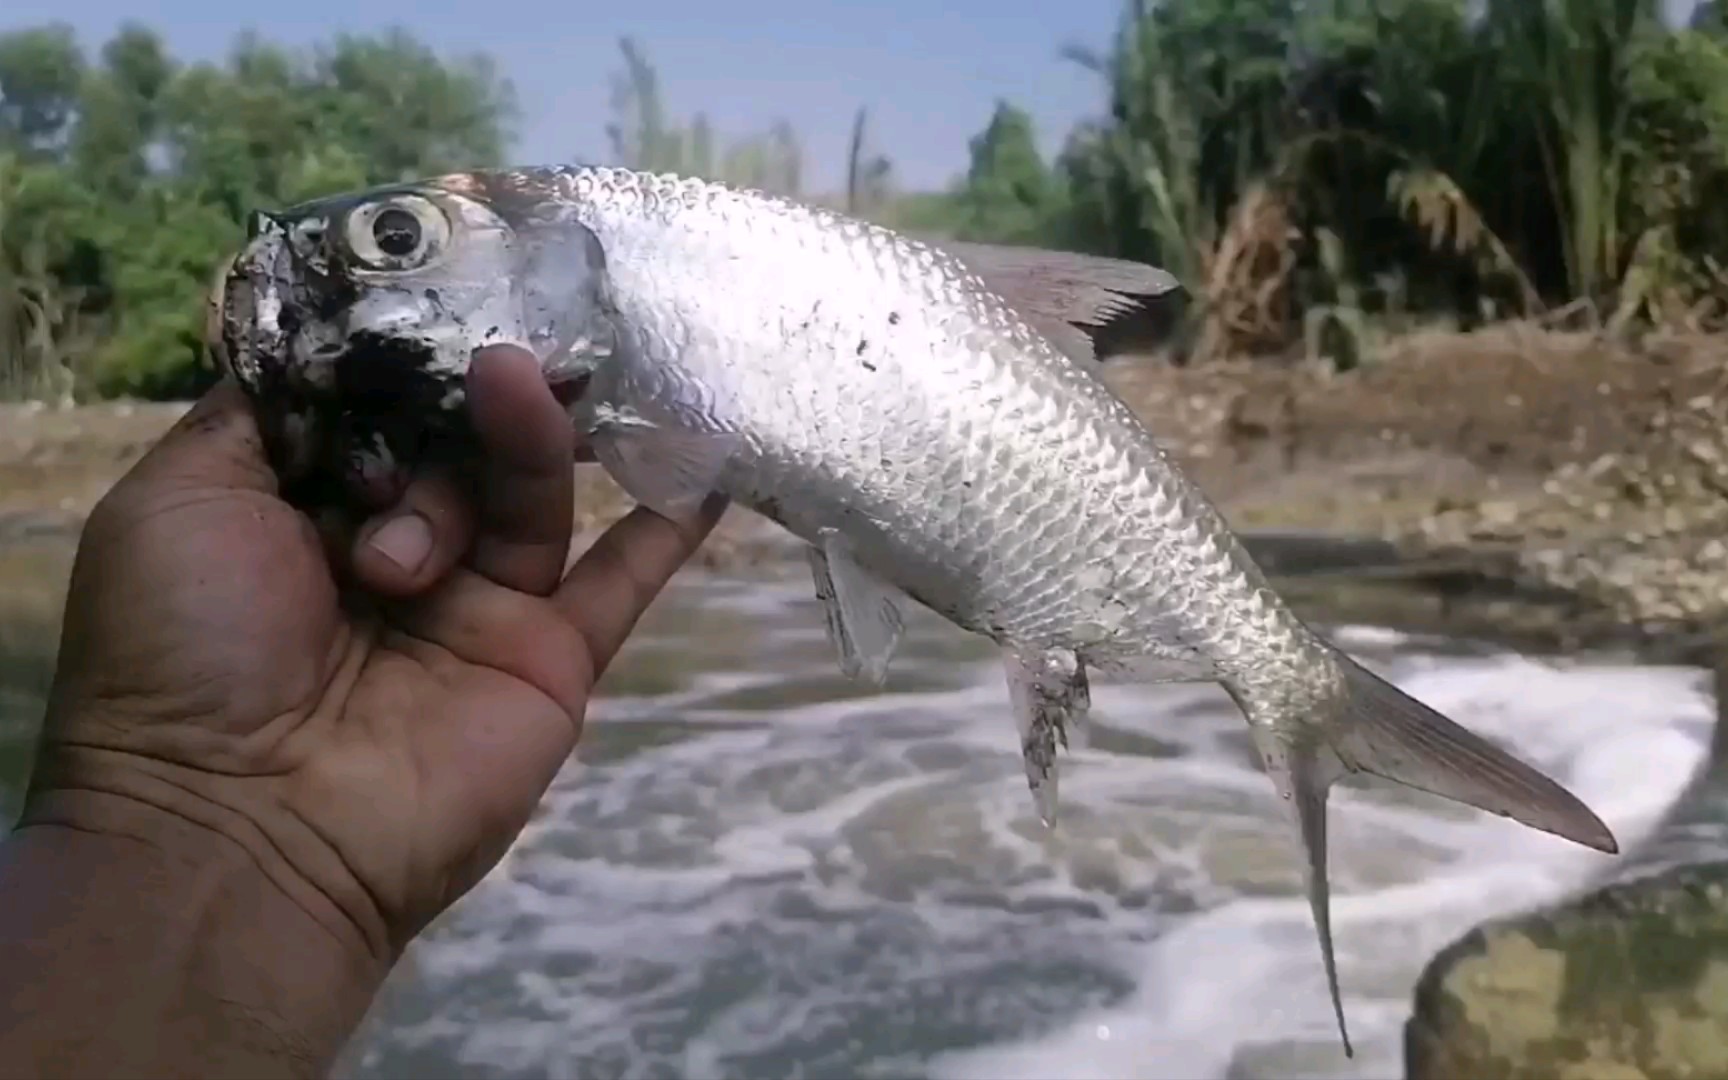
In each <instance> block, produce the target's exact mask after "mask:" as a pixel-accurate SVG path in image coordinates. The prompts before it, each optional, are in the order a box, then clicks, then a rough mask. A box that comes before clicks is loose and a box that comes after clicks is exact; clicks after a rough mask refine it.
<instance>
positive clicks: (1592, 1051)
mask: <svg viewBox="0 0 1728 1080" xmlns="http://www.w3.org/2000/svg"><path fill="white" fill-rule="evenodd" d="M1717 643H1718V648H1719V650H1720V649H1721V646H1722V645H1723V644H1725V643H1728V641H1725V639H1724V637H1723V636H1722V635H1721V633H1720V632H1719V633H1718V636H1717ZM1718 657H1719V659H1718V661H1717V668H1716V688H1717V703H1718V705H1717V721H1716V730H1715V737H1714V739H1713V744H1712V747H1711V753H1710V755H1709V758H1708V759H1707V760H1706V761H1705V763H1704V764H1703V765H1702V766H1701V767H1700V769H1699V772H1698V774H1697V775H1696V776H1695V777H1694V778H1693V780H1692V783H1691V784H1689V785H1688V786H1687V788H1686V790H1685V791H1684V792H1682V794H1681V796H1680V797H1679V799H1677V800H1676V801H1675V804H1674V806H1673V808H1672V809H1671V810H1670V811H1669V813H1668V814H1667V816H1666V817H1665V818H1664V820H1663V821H1662V823H1661V824H1660V825H1659V826H1658V827H1657V828H1656V829H1655V830H1654V832H1653V833H1652V834H1651V837H1650V839H1649V840H1648V841H1646V842H1645V843H1644V844H1643V845H1642V846H1641V847H1640V848H1638V849H1637V850H1636V851H1634V852H1631V853H1629V854H1628V855H1627V856H1626V858H1625V861H1624V863H1623V865H1621V866H1620V867H1619V868H1618V869H1617V872H1616V873H1615V874H1614V876H1613V877H1612V878H1611V879H1610V880H1608V881H1607V882H1605V883H1602V884H1598V885H1597V886H1595V887H1593V888H1592V889H1590V890H1589V891H1587V892H1586V893H1585V894H1584V895H1583V896H1582V897H1579V898H1576V899H1572V900H1569V901H1565V902H1562V903H1560V904H1557V905H1554V906H1552V907H1550V908H1547V909H1544V910H1538V911H1533V912H1528V913H1526V914H1523V915H1519V916H1514V917H1512V918H1508V919H1502V920H1498V921H1494V922H1490V923H1485V924H1483V925H1481V926H1479V927H1477V928H1476V929H1474V930H1472V931H1470V932H1469V933H1468V934H1466V935H1465V936H1464V937H1463V938H1461V939H1459V940H1458V941H1457V942H1454V943H1453V944H1452V945H1450V946H1448V947H1447V948H1446V949H1444V950H1442V951H1441V952H1440V953H1439V954H1438V955H1437V956H1435V957H1434V958H1433V959H1432V960H1431V961H1429V963H1428V966H1427V968H1426V969H1424V971H1423V973H1422V977H1421V978H1420V979H1419V980H1418V982H1417V985H1416V994H1415V1004H1414V1010H1413V1013H1412V1015H1411V1017H1410V1020H1409V1021H1408V1023H1407V1024H1406V1025H1405V1040H1404V1057H1405V1072H1406V1075H1407V1076H1408V1077H1409V1078H1410V1080H1441V1078H1445V1080H1455V1078H1458V1077H1472V1078H1475V1080H1494V1078H1499V1077H1554V1078H1556V1080H1609V1078H1618V1077H1626V1078H1628V1080H1632V1078H1654V1077H1676V1078H1680V1077H1700V1078H1703V1077H1712V1078H1714V1077H1723V1076H1728V723H1725V722H1724V721H1725V720H1728V714H1725V712H1724V710H1723V707H1722V705H1723V702H1725V701H1728V651H1719V652H1718Z"/></svg>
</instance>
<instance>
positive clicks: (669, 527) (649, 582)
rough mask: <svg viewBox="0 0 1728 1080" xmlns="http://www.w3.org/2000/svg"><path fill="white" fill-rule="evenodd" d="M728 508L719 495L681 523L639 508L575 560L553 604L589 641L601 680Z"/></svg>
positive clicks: (592, 657) (594, 664)
mask: <svg viewBox="0 0 1728 1080" xmlns="http://www.w3.org/2000/svg"><path fill="white" fill-rule="evenodd" d="M725 510H726V499H725V498H724V497H723V496H720V495H718V494H716V495H710V496H709V497H708V499H707V500H706V501H705V502H704V503H703V504H702V505H701V507H700V508H699V509H697V510H696V511H695V513H694V514H693V515H691V516H690V517H688V518H684V519H683V520H679V521H672V520H671V519H669V518H666V517H662V516H661V515H660V514H657V513H655V512H654V511H652V510H649V509H648V508H647V507H645V506H638V507H636V508H635V509H634V510H632V511H630V513H628V514H626V515H625V516H624V517H623V518H622V519H620V520H619V521H617V522H616V523H614V524H613V525H612V527H611V528H609V529H607V530H606V531H605V533H603V534H601V537H600V539H598V540H596V541H595V542H594V546H593V547H591V548H589V549H588V550H587V551H585V552H583V553H582V557H581V558H580V559H578V560H576V565H575V566H573V567H571V568H570V573H569V574H568V575H567V576H566V577H565V578H564V584H563V585H560V586H559V587H558V592H557V593H556V594H555V595H554V596H553V603H555V604H556V605H557V606H558V609H559V610H560V611H561V612H563V614H564V617H565V618H566V619H568V620H569V621H570V623H571V624H572V625H573V626H575V627H576V630H577V632H578V633H580V634H581V635H582V638H583V640H584V641H585V642H586V643H587V646H588V656H589V659H590V662H591V665H592V670H593V672H594V678H595V679H596V680H598V679H599V678H600V676H601V674H602V673H603V672H605V670H606V666H607V665H608V664H610V663H611V662H612V658H613V657H614V656H615V655H617V653H618V650H619V649H620V648H621V647H622V646H623V644H624V639H625V638H627V637H629V636H630V631H632V630H634V629H635V628H636V620H638V619H640V618H641V617H642V613H643V612H645V611H647V610H648V605H649V604H651V603H653V602H654V598H655V597H656V596H659V595H660V590H661V589H662V588H664V587H665V585H666V583H667V582H668V581H670V580H671V578H672V575H673V574H675V573H677V572H678V568H679V567H681V566H683V565H684V564H685V562H687V561H688V560H689V558H690V556H692V555H694V554H695V553H696V549H697V548H699V547H701V546H702V541H703V540H705V539H707V537H708V534H709V533H710V532H712V531H713V530H714V526H715V525H716V524H718V523H719V521H720V515H721V514H723V513H725Z"/></svg>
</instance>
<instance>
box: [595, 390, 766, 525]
mask: <svg viewBox="0 0 1728 1080" xmlns="http://www.w3.org/2000/svg"><path fill="white" fill-rule="evenodd" d="M591 441H592V443H593V447H594V457H595V459H596V460H597V461H599V462H600V464H601V466H602V467H603V468H605V470H606V472H607V474H608V475H610V476H611V477H612V479H613V480H615V481H617V483H618V486H619V487H621V488H623V489H624V491H625V493H626V494H627V495H629V496H630V497H631V498H632V499H635V500H636V501H637V502H639V503H641V504H642V505H643V506H646V507H648V509H650V510H652V511H654V512H655V513H657V514H660V515H662V516H665V517H678V516H682V515H683V514H685V513H688V512H689V511H691V510H694V509H695V508H696V507H698V506H700V505H701V504H702V502H703V500H705V499H706V498H707V497H708V496H709V494H711V493H712V492H713V491H714V490H715V488H716V486H717V485H718V484H719V482H720V475H721V473H722V472H724V471H725V468H726V464H727V462H728V461H729V460H731V457H732V454H733V451H734V450H735V449H736V448H737V445H738V440H737V437H736V436H733V435H729V434H724V433H720V432H707V431H689V430H685V429H683V428H678V427H673V426H670V425H666V424H658V423H655V422H654V421H652V420H649V419H647V418H645V417H642V416H640V415H638V414H636V413H634V412H629V411H626V410H621V409H605V410H602V411H600V413H599V415H597V416H596V418H595V422H594V428H593V432H592V436H591Z"/></svg>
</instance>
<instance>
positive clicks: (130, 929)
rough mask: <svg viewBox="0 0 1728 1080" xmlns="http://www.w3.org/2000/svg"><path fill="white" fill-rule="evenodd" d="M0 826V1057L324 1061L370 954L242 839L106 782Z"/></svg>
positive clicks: (98, 1065)
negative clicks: (293, 895) (265, 866)
mask: <svg viewBox="0 0 1728 1080" xmlns="http://www.w3.org/2000/svg"><path fill="white" fill-rule="evenodd" d="M32 818H33V819H34V821H33V823H31V824H27V825H25V826H24V827H21V828H20V829H19V830H18V831H17V832H16V833H14V834H13V835H12V836H11V837H10V838H8V839H6V840H5V841H4V842H3V843H0V912H3V913H4V917H3V918H0V1075H4V1076H32V1077H34V1076H64V1077H92V1076H174V1077H247V1078H249V1080H250V1078H259V1080H262V1078H265V1077H303V1076H318V1075H323V1074H324V1073H325V1072H326V1071H327V1070H328V1068H329V1065H330V1063H331V1061H332V1060H333V1059H334V1057H335V1055H336V1053H337V1052H338V1051H339V1050H340V1049H341V1046H342V1044H343V1042H344V1041H345V1040H346V1039H347V1037H348V1035H349V1034H350V1033H351V1032H352V1030H353V1028H354V1026H355V1025H356V1024H358V1023H359V1020H360V1018H361V1016H362V1015H363V1014H364V1012H365V1010H366V1008H367V1005H368V1004H369V1003H370V1001H371V997H372V994H373V993H374V992H375V991H376V989H377V986H378V984H379V981H380V980H381V978H382V976H383V971H381V970H379V968H380V966H381V965H379V964H378V963H376V962H375V961H373V960H371V959H369V958H368V957H367V956H366V954H365V951H364V950H363V949H357V948H355V947H353V945H352V944H351V943H348V942H344V941H342V940H341V939H340V938H339V936H338V935H336V934H334V933H332V931H331V929H330V928H329V927H328V926H325V925H323V924H321V923H320V922H319V921H318V920H315V919H313V918H312V917H311V916H310V915H309V914H308V913H307V912H306V911H305V910H304V908H303V907H301V906H300V905H298V904H296V903H294V902H293V901H292V900H290V899H289V897H288V896H287V895H286V894H285V893H284V892H283V891H282V890H281V889H280V888H278V887H277V886H276V885H275V884H273V883H272V882H271V880H270V878H269V876H268V875H267V874H265V873H263V872H261V871H260V869H259V867H258V866H257V863H256V861H255V860H254V859H253V857H252V856H250V855H249V854H247V853H246V852H245V851H244V850H242V848H241V847H240V846H239V845H238V844H235V843H233V842H232V841H230V840H227V839H226V838H224V837H222V836H221V835H220V834H218V833H216V832H213V831H212V830H210V829H207V828H205V827H202V826H199V825H194V824H191V823H188V822H185V821H181V820H179V819H176V818H173V817H172V816H171V815H168V814H165V813H163V812H161V811H159V810H156V809H153V808H150V807H147V806H143V805H141V804H136V803H131V802H129V801H127V800H122V799H117V798H114V797H112V796H95V797H90V798H84V797H81V798H80V799H79V800H78V804H77V809H76V811H73V812H67V811H65V810H64V809H59V810H57V811H55V810H51V811H50V812H48V813H45V814H40V815H38V814H33V815H32Z"/></svg>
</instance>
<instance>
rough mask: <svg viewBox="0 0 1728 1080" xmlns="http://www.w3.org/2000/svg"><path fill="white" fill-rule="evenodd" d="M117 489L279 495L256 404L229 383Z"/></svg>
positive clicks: (220, 385)
mask: <svg viewBox="0 0 1728 1080" xmlns="http://www.w3.org/2000/svg"><path fill="white" fill-rule="evenodd" d="M115 486H116V487H117V488H119V487H125V488H128V489H134V488H146V487H147V488H151V489H156V490H162V489H181V490H184V489H193V488H205V489H209V488H218V489H228V490H235V491H258V492H263V493H265V494H271V495H274V494H275V493H276V489H277V479H276V471H275V470H274V469H273V468H272V467H271V465H270V460H269V458H268V457H267V456H266V455H265V452H264V440H263V438H262V436H261V435H260V434H259V431H258V423H257V420H256V418H255V417H254V415H253V412H252V403H251V402H250V401H249V400H247V398H246V394H245V392H244V391H242V390H241V389H240V386H239V384H237V383H236V382H235V381H234V380H233V379H232V378H226V379H223V380H222V381H221V382H219V383H217V384H216V385H215V386H214V387H212V388H211V390H210V391H209V392H208V393H206V394H205V395H204V396H203V397H202V398H200V399H198V401H197V402H196V403H195V404H194V405H193V406H192V408H191V409H190V410H188V411H187V413H186V415H185V416H182V417H181V418H180V419H179V420H178V421H177V422H176V423H175V424H174V426H173V427H171V428H169V429H168V432H167V434H165V435H163V436H162V438H161V439H160V440H159V441H158V442H157V443H156V445H155V446H153V447H151V448H150V450H149V451H148V452H147V453H146V454H145V455H144V457H143V458H141V459H140V460H139V462H138V464H136V465H134V466H133V467H132V470H131V472H129V473H128V474H127V475H126V476H125V477H124V478H122V479H121V480H120V482H119V484H117V485H115Z"/></svg>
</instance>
